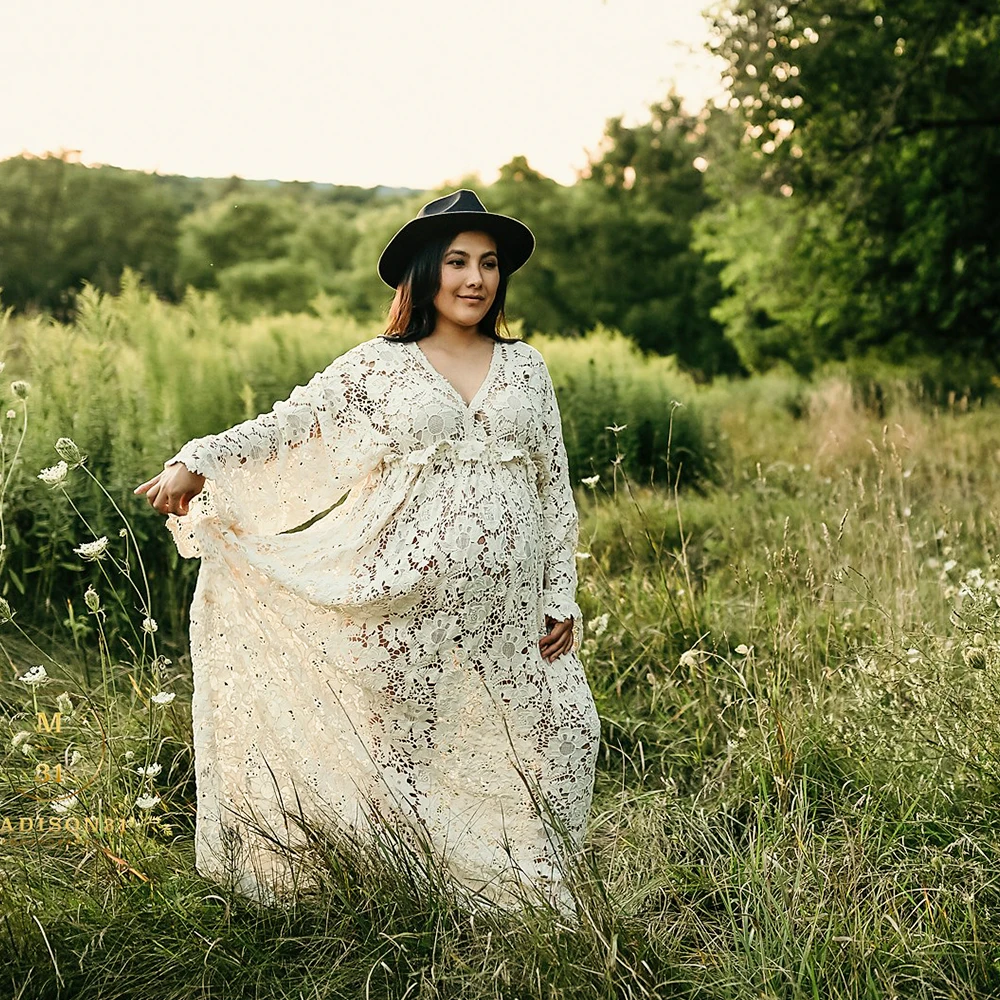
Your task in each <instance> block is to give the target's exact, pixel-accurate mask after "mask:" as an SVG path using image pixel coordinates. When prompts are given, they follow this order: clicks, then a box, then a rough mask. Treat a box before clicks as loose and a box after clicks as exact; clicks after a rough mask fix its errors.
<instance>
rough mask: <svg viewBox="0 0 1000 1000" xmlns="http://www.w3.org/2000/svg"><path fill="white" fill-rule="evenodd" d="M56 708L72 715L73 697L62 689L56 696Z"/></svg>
mask: <svg viewBox="0 0 1000 1000" xmlns="http://www.w3.org/2000/svg"><path fill="white" fill-rule="evenodd" d="M56 708H57V709H58V710H59V711H60V712H61V713H62V714H63V715H72V714H73V699H72V698H71V697H70V696H69V695H68V694H67V693H66V692H65V691H63V693H62V694H61V695H59V697H58V698H56Z"/></svg>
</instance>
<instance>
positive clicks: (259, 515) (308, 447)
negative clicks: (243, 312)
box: [164, 351, 380, 555]
mask: <svg viewBox="0 0 1000 1000" xmlns="http://www.w3.org/2000/svg"><path fill="white" fill-rule="evenodd" d="M357 361H358V359H357V356H356V355H352V352H350V351H349V352H347V353H346V354H344V355H341V356H340V357H338V358H337V359H335V360H334V361H333V363H332V364H330V365H329V366H328V367H327V368H326V369H324V370H323V371H322V372H319V373H318V374H317V375H315V376H313V378H312V379H310V381H309V382H308V384H306V385H304V386H301V385H300V386H296V387H295V389H294V390H293V391H292V393H291V395H290V397H289V398H288V399H287V400H284V401H281V402H277V403H275V404H274V407H273V408H272V409H271V410H270V411H269V412H268V413H264V414H261V415H260V416H259V417H256V418H255V419H253V420H247V421H244V422H243V423H240V424H237V425H236V426H234V427H231V428H229V429H228V430H226V431H222V432H221V433H218V434H209V435H206V436H205V437H200V438H194V439H193V440H191V441H188V442H187V444H185V445H184V446H183V447H182V448H181V449H180V451H178V452H177V454H176V455H174V456H173V457H172V458H169V459H168V460H167V461H166V462H165V463H164V468H167V467H168V466H169V465H172V464H173V463H175V462H183V463H184V465H185V466H186V467H187V468H188V469H190V470H191V471H192V472H196V473H198V474H200V475H202V476H204V477H205V480H206V482H205V487H204V488H203V490H202V492H201V493H199V494H198V496H196V497H195V498H194V500H192V502H191V505H190V513H188V514H187V515H185V516H184V517H182V518H178V517H175V516H171V517H170V518H168V524H169V527H170V529H171V531H172V532H173V533H174V536H175V539H177V542H178V546H179V547H180V548H181V551H182V554H187V553H185V552H184V547H183V546H182V544H181V536H182V535H183V534H184V533H185V532H187V531H188V530H189V529H192V530H191V534H190V538H189V540H190V541H196V535H197V532H196V531H194V530H193V529H195V528H196V527H197V525H198V524H199V522H201V521H204V519H205V518H213V519H215V520H219V519H221V520H222V521H224V522H225V524H226V526H227V527H228V528H230V529H232V530H235V531H236V533H243V532H247V533H252V534H258V535H268V534H278V533H279V532H282V531H287V530H289V529H290V528H294V527H297V526H298V525H300V524H303V523H304V522H306V521H308V520H309V519H310V518H312V517H314V516H315V515H316V514H319V513H320V512H322V511H324V510H326V509H328V508H329V507H331V506H333V504H334V503H335V502H336V501H337V500H338V499H339V498H340V497H341V496H343V495H344V493H346V492H347V491H348V490H350V489H351V488H352V487H353V486H354V485H355V484H356V483H358V482H360V481H361V480H362V479H364V477H365V476H366V475H367V474H368V473H369V472H371V471H372V469H373V468H374V467H375V465H376V464H377V463H378V461H379V458H380V454H379V448H378V435H377V434H376V433H375V431H374V430H373V427H372V422H371V413H370V412H369V411H370V404H368V403H367V400H366V397H365V394H364V391H363V386H362V384H361V381H360V380H361V375H360V372H361V366H359V365H358V363H357ZM180 522H185V523H184V524H181V523H180ZM188 548H192V546H190V545H189V546H188ZM193 549H194V551H193V552H192V553H191V554H195V555H198V554H201V553H200V552H199V551H197V546H196V545H195V546H194V547H193Z"/></svg>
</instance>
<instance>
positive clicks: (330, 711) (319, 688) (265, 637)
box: [164, 336, 600, 912]
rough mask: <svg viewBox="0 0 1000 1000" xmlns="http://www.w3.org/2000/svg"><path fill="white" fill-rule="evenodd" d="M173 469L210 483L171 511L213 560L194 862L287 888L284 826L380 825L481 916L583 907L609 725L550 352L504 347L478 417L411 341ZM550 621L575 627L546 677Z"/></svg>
mask: <svg viewBox="0 0 1000 1000" xmlns="http://www.w3.org/2000/svg"><path fill="white" fill-rule="evenodd" d="M177 461H182V462H184V464H185V465H186V466H187V467H188V468H189V469H190V470H191V471H193V472H197V473H200V474H201V475H203V476H205V479H206V481H205V486H204V488H203V490H202V492H201V493H200V494H199V495H198V496H196V497H195V498H194V499H193V500H192V501H191V504H190V507H189V513H188V514H187V515H186V516H184V517H176V516H173V515H171V516H170V517H168V526H169V529H170V531H171V533H172V535H173V538H174V541H175V543H176V545H177V548H178V550H179V552H180V553H181V555H182V556H185V557H200V558H201V560H202V562H201V567H200V571H199V575H198V582H197V586H196V588H195V593H194V598H193V602H192V606H191V613H190V638H191V660H192V665H193V674H194V696H193V704H192V715H193V728H194V752H195V777H196V784H197V823H196V835H195V851H196V867H197V870H198V872H199V873H200V874H202V875H205V876H208V877H215V878H224V879H227V880H229V879H234V878H235V884H236V886H237V888H239V889H240V890H241V891H243V892H245V893H246V894H248V895H251V896H254V897H256V898H268V899H274V898H275V893H276V892H277V891H278V890H279V889H280V888H281V887H282V886H286V885H288V884H290V883H289V874H290V869H289V865H288V862H287V859H286V858H285V857H283V856H282V855H281V853H280V852H273V851H270V850H268V844H269V842H270V838H271V837H272V836H273V837H274V838H276V839H277V840H278V841H280V843H282V844H290V845H295V844H297V843H298V842H299V841H298V840H297V828H296V827H295V825H294V823H291V824H290V823H288V822H287V817H286V811H287V812H291V813H292V814H297V813H298V812H299V811H300V810H301V812H302V814H303V815H305V816H306V817H309V818H314V817H322V818H323V819H325V821H327V822H329V820H330V818H331V817H332V818H333V819H334V820H335V821H336V822H337V823H338V825H341V826H344V827H345V828H347V829H350V830H352V831H354V832H355V833H357V832H362V833H364V832H365V831H370V830H371V826H370V824H371V823H372V821H373V814H374V812H375V811H377V812H378V813H380V814H381V816H382V817H389V818H390V819H391V821H392V824H393V828H394V829H396V828H398V829H399V830H400V832H401V833H402V834H403V835H404V839H407V838H408V842H412V843H414V844H420V845H424V846H425V847H426V846H428V845H429V846H430V847H431V848H432V849H433V851H434V855H435V857H437V858H438V859H439V860H440V862H442V863H443V868H444V871H445V873H446V874H447V876H448V877H449V878H450V879H453V880H454V882H455V883H456V884H457V885H458V886H459V887H461V888H462V889H464V890H468V891H469V897H470V899H472V900H473V901H474V902H481V901H487V903H490V902H492V903H497V904H499V905H501V906H504V907H505V908H508V909H512V908H514V907H516V906H517V905H519V900H520V899H522V898H529V899H532V898H534V899H537V898H539V893H540V894H541V896H543V897H544V898H546V899H548V900H549V901H550V902H552V903H554V904H555V905H556V906H557V907H559V908H560V909H562V910H563V911H564V912H570V911H571V905H572V904H571V899H570V898H569V896H568V893H567V890H566V886H565V884H564V883H563V873H564V872H565V861H566V859H567V858H568V852H573V851H575V850H577V849H578V848H579V846H580V843H581V841H582V838H583V834H584V828H585V824H586V820H587V816H588V813H589V811H590V806H591V799H592V793H593V786H594V769H595V763H596V757H597V751H598V742H599V735H600V726H599V720H598V715H597V711H596V708H595V705H594V700H593V697H592V694H591V691H590V688H589V686H588V684H587V681H586V678H585V676H584V673H583V669H582V667H581V664H580V660H579V658H578V656H577V650H578V649H579V646H580V640H581V637H582V630H583V622H582V617H581V613H580V608H579V606H578V605H577V603H576V585H577V572H576V561H575V555H576V547H577V541H578V516H577V509H576V505H575V503H574V499H573V493H572V490H571V487H570V481H569V474H568V466H567V461H566V451H565V447H564V442H563V437H562V426H561V422H560V416H559V409H558V405H557V402H556V395H555V391H554V389H553V385H552V380H551V378H550V375H549V372H548V369H547V367H546V365H545V361H544V359H543V357H542V355H541V354H540V353H539V352H538V351H537V350H536V349H535V348H533V347H531V346H530V345H529V344H526V343H524V342H522V341H517V342H513V343H500V342H495V343H494V345H493V356H492V359H491V361H490V367H489V372H488V374H487V376H486V378H485V380H484V381H483V383H482V385H481V386H480V388H479V389H478V391H477V392H476V394H475V397H474V398H473V399H472V401H471V402H470V403H469V404H468V405H466V403H465V401H464V400H463V398H462V397H461V395H460V394H459V393H458V391H457V390H456V389H455V388H454V387H453V386H452V384H451V383H450V382H449V381H448V380H447V379H445V377H444V376H443V375H441V374H440V373H439V372H438V371H437V369H435V368H434V366H433V365H432V364H431V363H430V360H429V359H428V358H427V356H426V355H425V354H424V353H423V351H422V350H421V349H420V348H419V347H418V346H417V344H416V343H392V342H389V340H388V339H387V338H383V337H381V336H379V337H375V338H373V339H371V340H368V341H365V342H364V343H361V344H359V345H357V346H356V347H354V348H352V349H350V350H348V351H347V352H345V353H344V354H342V355H341V356H340V357H338V358H337V359H336V360H335V361H334V362H333V363H332V364H331V365H330V366H329V367H328V368H326V369H325V370H324V371H322V372H320V373H319V374H317V375H316V376H314V377H313V378H312V379H311V380H310V381H309V383H308V384H307V385H305V386H297V387H296V388H295V389H294V391H293V392H292V394H291V396H290V398H289V399H288V400H287V401H284V402H279V403H275V405H274V408H273V409H272V410H271V411H270V412H268V413H265V414H263V415H261V416H259V417H257V418H256V419H254V420H249V421H246V422H245V423H241V424H239V425H237V426H235V427H232V428H231V429H229V430H227V431H224V432H222V433H220V434H211V435H208V436H207V437H202V438H197V439H194V440H192V441H189V442H188V443H187V444H186V445H184V447H183V448H181V450H180V451H179V452H178V453H177V454H176V455H175V456H174V457H173V458H171V459H169V460H168V461H167V462H166V463H165V465H164V467H166V466H168V465H170V464H172V463H173V462H177ZM345 494H346V498H344V497H345ZM341 498H344V499H343V502H342V503H340V504H339V505H337V506H333V505H335V504H336V503H337V501H338V500H340V499H341ZM331 507H333V509H332V510H330V512H329V513H327V514H325V516H323V517H320V518H318V519H317V520H315V521H313V523H311V524H310V525H309V526H308V527H306V528H304V529H302V530H298V531H290V529H294V528H299V527H300V526H301V525H302V524H304V523H306V522H307V521H309V520H310V519H312V518H314V517H315V516H316V515H318V514H321V513H322V512H324V511H327V510H328V509H329V508H331ZM546 614H548V615H551V616H552V617H554V618H556V619H558V620H565V619H566V618H568V617H570V616H571V615H572V616H573V617H574V619H575V624H574V633H575V644H574V648H573V650H572V651H571V652H569V653H565V654H563V655H562V656H560V657H557V658H556V659H555V660H553V661H552V662H551V663H548V662H546V661H545V659H544V658H543V656H542V654H541V652H540V650H539V648H538V640H539V638H540V637H541V636H542V635H543V634H544V632H545V627H544V616H545V615H546ZM251 818H252V823H248V820H250V819H251ZM260 830H266V831H268V834H267V836H261V835H260ZM536 890H538V892H536Z"/></svg>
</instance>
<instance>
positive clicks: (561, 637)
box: [538, 615, 573, 663]
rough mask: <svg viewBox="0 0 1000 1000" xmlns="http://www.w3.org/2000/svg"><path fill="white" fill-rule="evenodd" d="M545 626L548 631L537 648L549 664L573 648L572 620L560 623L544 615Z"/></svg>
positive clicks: (568, 619)
mask: <svg viewBox="0 0 1000 1000" xmlns="http://www.w3.org/2000/svg"><path fill="white" fill-rule="evenodd" d="M545 625H546V628H548V630H549V631H548V633H547V634H546V635H543V636H542V638H541V639H539V641H538V648H539V650H541V653H542V656H543V657H544V658H545V660H546V661H547V662H549V663H551V662H552V661H553V660H554V659H555V658H556V657H557V656H562V655H563V653H568V652H569V651H570V650H571V649H572V648H573V619H572V618H567V619H566V620H565V621H564V622H560V621H556V619H555V618H552V617H551V616H550V615H546V616H545Z"/></svg>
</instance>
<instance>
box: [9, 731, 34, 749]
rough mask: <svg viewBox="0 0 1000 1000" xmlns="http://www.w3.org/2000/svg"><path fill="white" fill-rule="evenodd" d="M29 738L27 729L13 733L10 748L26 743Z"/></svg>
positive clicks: (29, 734)
mask: <svg viewBox="0 0 1000 1000" xmlns="http://www.w3.org/2000/svg"><path fill="white" fill-rule="evenodd" d="M30 739H31V733H30V732H29V731H28V730H27V729H22V730H21V731H20V732H19V733H14V738H13V739H12V740H11V741H10V748H11V750H16V749H17V748H18V747H19V746H20V745H21V744H22V743H27V741H28V740H30Z"/></svg>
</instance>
